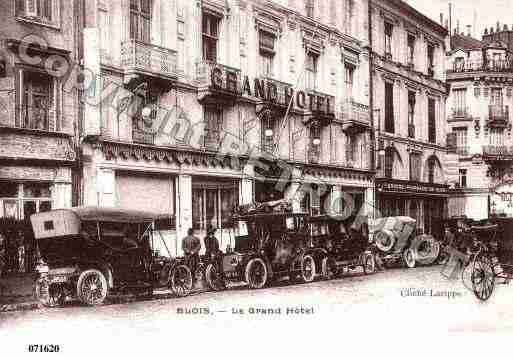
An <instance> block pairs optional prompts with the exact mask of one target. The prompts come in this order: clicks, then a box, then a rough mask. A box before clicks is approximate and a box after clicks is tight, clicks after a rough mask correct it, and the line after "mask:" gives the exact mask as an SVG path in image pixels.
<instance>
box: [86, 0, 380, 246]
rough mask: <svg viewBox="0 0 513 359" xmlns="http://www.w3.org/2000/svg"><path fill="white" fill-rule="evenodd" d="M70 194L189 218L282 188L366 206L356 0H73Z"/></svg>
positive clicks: (220, 217)
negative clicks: (75, 129) (86, 74)
mask: <svg viewBox="0 0 513 359" xmlns="http://www.w3.org/2000/svg"><path fill="white" fill-rule="evenodd" d="M85 6H86V8H87V9H88V11H87V12H86V13H87V15H86V17H85V18H84V28H83V29H81V30H80V32H81V33H82V34H83V38H82V42H83V44H82V46H81V47H82V48H83V57H84V66H85V68H86V69H88V70H89V71H90V73H91V74H93V75H92V78H93V79H92V80H90V81H89V83H88V84H87V86H85V91H84V96H85V99H84V126H83V133H82V137H83V142H82V146H81V150H82V154H83V162H82V166H83V180H84V183H83V191H84V196H83V204H86V205H88V204H90V205H103V206H121V207H128V208H139V209H147V210H152V211H158V212H160V213H162V214H164V215H166V216H167V217H168V218H165V219H163V220H162V221H160V222H161V223H159V224H158V226H159V227H160V229H162V231H160V233H161V234H162V235H163V237H164V238H165V240H166V243H167V246H168V247H169V248H170V250H171V252H173V253H172V254H173V255H174V254H180V251H181V249H180V248H178V247H177V246H176V242H177V241H176V239H177V238H182V237H183V236H184V235H185V233H186V231H187V229H188V228H190V227H192V228H195V229H196V230H197V233H198V234H199V235H200V236H201V237H202V236H203V234H204V233H205V228H206V226H207V225H208V224H213V225H215V226H216V227H217V228H218V229H219V231H218V232H217V233H218V235H219V236H220V237H221V247H222V248H223V249H224V248H225V247H226V246H227V245H229V244H231V245H233V243H231V241H232V240H233V228H232V226H233V224H232V223H231V221H230V214H231V211H232V209H233V208H234V206H235V205H237V204H248V203H251V202H253V201H267V200H277V199H282V198H285V199H292V200H293V203H294V209H295V210H297V211H309V212H311V213H324V212H329V211H345V212H346V213H348V214H349V213H357V212H360V213H363V214H371V215H372V214H373V211H372V207H373V203H374V190H373V182H374V171H373V168H372V160H371V154H372V152H371V151H370V148H372V146H371V145H370V142H371V131H370V129H371V123H370V115H369V81H368V78H369V54H368V48H369V39H368V23H367V1H363V0H344V1H340V0H332V1H311V0H306V1H305V0H280V1H265V2H264V1H256V0H246V1H243V0H222V1H221V0H203V1H199V0H194V1H189V0H173V1H167V0H166V1H164V0H153V1H150V0H131V1H129V0H118V1H101V0H85Z"/></svg>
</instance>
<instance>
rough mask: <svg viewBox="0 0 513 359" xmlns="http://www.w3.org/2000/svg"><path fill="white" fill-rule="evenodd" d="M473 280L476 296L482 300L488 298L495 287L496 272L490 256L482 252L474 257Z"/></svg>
mask: <svg viewBox="0 0 513 359" xmlns="http://www.w3.org/2000/svg"><path fill="white" fill-rule="evenodd" d="M471 281H472V289H473V290H474V294H475V296H476V297H477V298H478V299H480V300H482V301H485V300H488V298H490V296H491V295H492V293H493V289H494V288H495V272H494V269H493V264H492V260H491V259H490V258H489V257H488V256H486V255H483V254H481V255H478V256H477V257H476V258H475V259H474V261H473V263H472V274H471Z"/></svg>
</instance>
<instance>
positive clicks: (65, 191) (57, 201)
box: [52, 182, 72, 209]
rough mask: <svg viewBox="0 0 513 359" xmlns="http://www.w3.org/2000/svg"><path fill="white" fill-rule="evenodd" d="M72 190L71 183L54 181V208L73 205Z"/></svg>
mask: <svg viewBox="0 0 513 359" xmlns="http://www.w3.org/2000/svg"><path fill="white" fill-rule="evenodd" d="M71 191H72V187H71V183H62V182H61V183H59V182H56V183H54V184H53V191H52V209H59V208H69V207H71Z"/></svg>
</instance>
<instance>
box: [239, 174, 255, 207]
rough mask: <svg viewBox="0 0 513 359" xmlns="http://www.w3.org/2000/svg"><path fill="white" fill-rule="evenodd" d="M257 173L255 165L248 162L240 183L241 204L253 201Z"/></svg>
mask: <svg viewBox="0 0 513 359" xmlns="http://www.w3.org/2000/svg"><path fill="white" fill-rule="evenodd" d="M254 173H255V168H254V165H251V164H247V165H245V166H244V170H243V171H242V180H241V181H240V185H239V204H241V205H245V204H251V203H252V202H253V192H254V186H255V181H254V180H253V178H254Z"/></svg>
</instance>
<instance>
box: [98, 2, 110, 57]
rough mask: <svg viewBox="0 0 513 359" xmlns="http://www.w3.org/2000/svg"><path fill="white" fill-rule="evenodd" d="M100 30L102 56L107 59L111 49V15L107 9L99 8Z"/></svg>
mask: <svg viewBox="0 0 513 359" xmlns="http://www.w3.org/2000/svg"><path fill="white" fill-rule="evenodd" d="M98 29H99V31H100V56H102V59H106V57H108V51H109V47H110V36H109V31H110V27H109V14H108V12H107V8H106V7H99V8H98Z"/></svg>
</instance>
